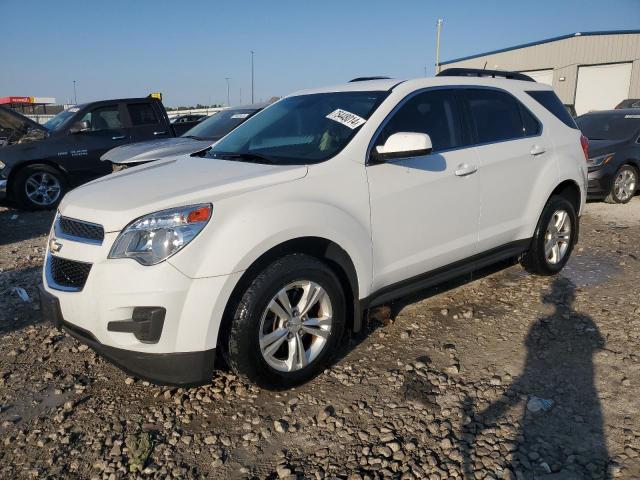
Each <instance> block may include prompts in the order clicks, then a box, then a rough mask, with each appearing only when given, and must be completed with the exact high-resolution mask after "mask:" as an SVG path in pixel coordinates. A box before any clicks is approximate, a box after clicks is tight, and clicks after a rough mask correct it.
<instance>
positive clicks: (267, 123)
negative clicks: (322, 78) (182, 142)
mask: <svg viewBox="0 0 640 480" xmlns="http://www.w3.org/2000/svg"><path fill="white" fill-rule="evenodd" d="M386 95H387V92H331V93H316V94H310V95H299V96H295V97H288V98H285V99H283V100H280V101H279V102H277V103H275V104H273V105H272V106H270V107H269V108H267V109H265V110H263V111H262V112H260V113H259V114H257V115H255V116H254V117H253V118H251V119H250V120H249V121H247V122H246V123H244V124H242V125H241V126H240V127H238V128H236V129H235V130H234V131H233V132H231V133H230V134H229V135H227V136H226V137H225V138H223V139H222V140H221V141H220V142H218V143H217V144H215V146H214V147H213V148H212V149H211V150H210V151H209V152H208V153H207V156H208V157H211V158H225V157H228V158H238V159H240V160H242V159H253V161H260V159H261V161H263V162H264V163H273V164H308V163H318V162H322V161H324V160H327V159H329V158H331V157H332V156H334V155H335V154H337V153H338V152H339V151H340V150H342V149H343V148H344V147H345V146H346V145H347V144H348V143H349V141H351V139H352V138H353V136H354V135H355V134H356V132H357V131H358V130H359V129H360V127H361V126H362V124H364V123H365V122H366V120H367V119H368V118H369V116H370V115H371V114H372V113H373V111H374V110H375V109H376V108H377V106H378V105H379V104H380V103H381V102H382V100H383V99H384V98H385V96H386Z"/></svg>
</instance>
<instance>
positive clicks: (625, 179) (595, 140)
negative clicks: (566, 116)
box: [576, 108, 640, 203]
mask: <svg viewBox="0 0 640 480" xmlns="http://www.w3.org/2000/svg"><path fill="white" fill-rule="evenodd" d="M576 123H577V124H578V127H580V130H582V133H583V134H584V136H585V137H587V138H588V139H589V160H588V162H587V163H588V165H589V189H588V191H587V194H588V196H589V198H590V199H604V200H605V201H606V202H609V203H627V202H629V201H630V200H631V199H632V198H633V196H634V195H635V193H636V190H637V189H638V185H639V184H638V179H639V178H640V109H638V108H629V109H622V110H607V111H602V112H592V113H587V114H585V115H581V116H579V117H578V118H576Z"/></svg>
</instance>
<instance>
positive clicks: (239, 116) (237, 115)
mask: <svg viewBox="0 0 640 480" xmlns="http://www.w3.org/2000/svg"><path fill="white" fill-rule="evenodd" d="M248 116H249V114H248V113H235V114H233V115H231V118H247V117H248Z"/></svg>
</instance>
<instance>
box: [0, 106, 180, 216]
mask: <svg viewBox="0 0 640 480" xmlns="http://www.w3.org/2000/svg"><path fill="white" fill-rule="evenodd" d="M23 118H24V117H23ZM25 120H28V119H25ZM29 129H30V130H31V131H33V130H37V133H38V135H35V134H33V133H32V134H31V135H29V136H28V138H27V137H24V136H23V137H21V138H20V140H19V141H16V142H12V144H9V145H8V146H5V147H4V148H0V196H3V194H6V195H7V196H9V197H10V198H11V199H12V200H14V201H15V202H17V203H18V204H19V205H20V206H22V207H24V208H29V209H48V208H52V207H54V206H55V205H57V204H58V202H59V201H60V200H61V199H62V197H63V195H64V193H65V192H66V191H67V190H68V189H69V188H72V187H73V186H76V185H79V184H82V183H84V182H87V181H89V180H92V179H94V178H97V177H99V176H102V175H106V174H108V173H111V171H112V166H111V164H110V163H108V162H102V161H100V157H101V156H102V155H103V154H104V153H105V152H107V151H109V150H111V149H112V148H115V147H117V146H119V145H124V144H126V143H131V142H140V141H143V140H149V139H152V138H169V137H173V136H175V133H174V131H173V128H172V126H171V125H170V124H169V119H168V117H167V114H166V111H165V109H164V106H163V105H162V103H161V102H160V101H159V100H156V99H154V98H128V99H117V100H104V101H99V102H92V103H87V104H84V105H78V106H76V107H72V108H70V109H68V110H65V111H63V112H61V113H59V114H58V115H56V116H55V117H53V118H52V119H51V120H49V121H48V122H47V123H45V124H44V125H43V126H38V125H36V124H34V123H33V122H31V124H30V125H29ZM38 129H39V130H38Z"/></svg>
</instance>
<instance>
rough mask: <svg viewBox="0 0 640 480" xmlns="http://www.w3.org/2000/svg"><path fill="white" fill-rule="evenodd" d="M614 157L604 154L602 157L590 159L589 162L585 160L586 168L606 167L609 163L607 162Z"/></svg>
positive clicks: (612, 154)
mask: <svg viewBox="0 0 640 480" xmlns="http://www.w3.org/2000/svg"><path fill="white" fill-rule="evenodd" d="M614 155H615V154H614V153H605V154H604V155H599V156H597V157H593V158H590V159H589V160H587V166H589V167H600V166H602V165H606V164H607V163H609V161H611V159H612V158H613V156H614Z"/></svg>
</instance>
